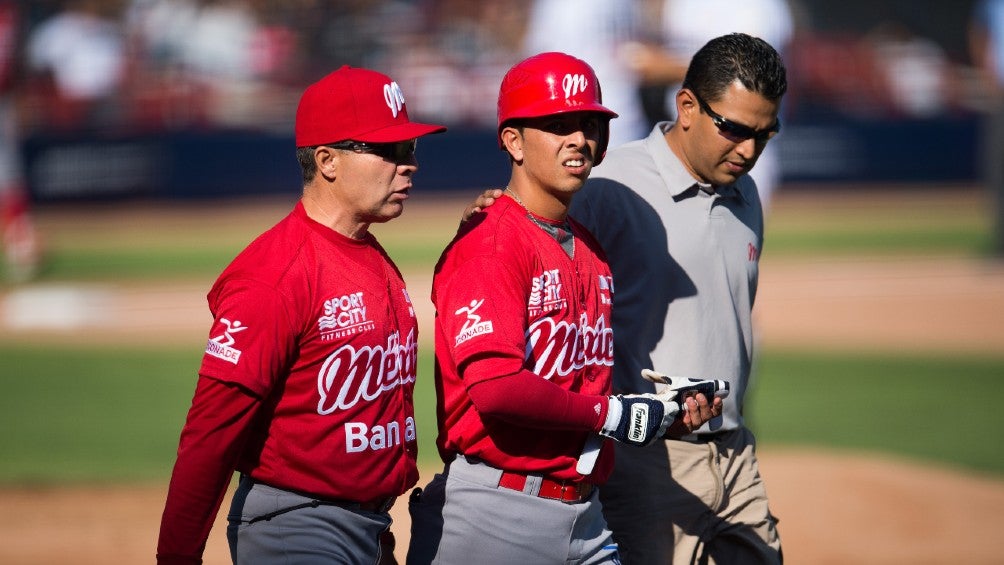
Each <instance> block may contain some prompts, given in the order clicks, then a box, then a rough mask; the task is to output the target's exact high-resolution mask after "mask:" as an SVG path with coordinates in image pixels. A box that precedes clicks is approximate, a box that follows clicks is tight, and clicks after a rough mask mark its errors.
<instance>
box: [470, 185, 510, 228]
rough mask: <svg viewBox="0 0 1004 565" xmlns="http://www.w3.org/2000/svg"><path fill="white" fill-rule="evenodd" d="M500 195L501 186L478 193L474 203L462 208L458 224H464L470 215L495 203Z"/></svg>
mask: <svg viewBox="0 0 1004 565" xmlns="http://www.w3.org/2000/svg"><path fill="white" fill-rule="evenodd" d="M501 197H502V189H501V188H489V189H488V190H486V191H484V192H482V193H481V194H479V195H478V198H477V199H476V200H475V201H474V203H473V204H471V205H470V206H468V207H467V208H465V209H464V213H463V215H461V216H460V225H464V224H466V223H467V220H470V219H471V216H473V215H474V214H477V213H478V212H480V211H482V210H484V209H485V208H487V207H489V206H491V205H492V204H494V203H495V200H497V199H499V198H501Z"/></svg>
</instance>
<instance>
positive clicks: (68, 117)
mask: <svg viewBox="0 0 1004 565" xmlns="http://www.w3.org/2000/svg"><path fill="white" fill-rule="evenodd" d="M13 4H14V5H16V6H18V7H19V8H20V12H21V13H20V14H17V16H16V18H17V21H16V24H17V26H18V27H19V28H20V29H19V30H17V31H18V33H17V36H18V37H17V39H16V44H15V45H13V47H15V48H14V49H11V50H9V51H8V53H9V56H10V57H12V58H13V60H11V61H9V62H8V63H7V64H6V65H5V67H7V68H9V69H10V70H9V71H8V73H9V74H10V76H8V77H7V78H6V81H7V82H8V86H7V88H8V89H11V90H13V91H16V94H17V95H18V101H19V103H20V108H21V111H22V112H21V116H20V127H21V128H22V131H23V132H26V133H30V132H31V131H34V130H46V131H50V132H51V131H53V130H72V129H80V128H105V129H118V130H143V131H149V130H157V129H164V128H167V129H174V128H190V127H252V128H266V129H268V128H281V129H288V128H290V127H291V121H292V120H291V116H292V111H293V108H294V107H295V104H296V101H297V98H298V96H299V93H300V92H301V91H302V88H303V87H304V86H305V85H306V84H308V83H310V82H312V81H314V80H316V79H318V78H319V77H320V76H322V75H323V74H325V73H327V72H329V71H330V70H333V69H335V68H337V67H338V66H340V65H342V64H349V65H354V66H364V67H370V68H374V69H379V70H381V71H382V72H385V73H387V74H389V75H390V76H392V77H394V78H395V79H396V80H397V81H398V82H399V83H401V84H402V85H403V86H404V88H405V91H406V92H407V93H408V96H409V98H408V104H409V107H410V110H411V111H412V112H413V113H414V114H416V117H420V118H422V119H430V120H438V121H439V122H442V123H447V124H471V125H486V126H491V125H492V124H493V123H494V119H495V117H494V104H495V96H496V92H497V86H498V82H499V80H500V77H501V76H502V74H503V73H504V71H505V69H507V68H508V67H509V66H510V65H511V64H512V63H513V62H514V61H517V60H519V59H520V58H521V57H522V56H524V51H525V41H524V40H525V32H526V30H527V28H528V24H529V21H528V20H529V19H530V15H531V14H532V12H533V9H534V4H535V1H534V0H505V1H502V0H480V1H467V0H286V1H283V2H273V1H268V0H59V1H56V0H47V1H46V0H42V1H33V2H30V3H24V2H20V3H13ZM586 4H588V3H586ZM615 4H619V5H626V4H633V5H632V6H630V7H629V8H630V10H631V11H632V12H633V13H632V16H633V17H632V18H627V19H624V18H622V19H624V20H625V21H624V23H623V24H620V27H619V29H618V30H617V33H618V34H619V36H620V37H619V40H621V41H625V42H628V41H630V42H638V43H641V44H653V45H660V44H662V43H664V38H663V37H660V35H661V34H662V33H663V30H662V28H661V25H660V24H661V14H660V10H661V9H662V4H663V2H662V0H637V1H634V2H631V1H629V2H617V3H615ZM790 4H791V8H792V14H793V15H794V18H793V21H794V28H793V34H792V36H791V46H790V47H789V48H787V49H786V50H785V51H786V53H787V55H786V57H787V62H788V64H789V69H790V70H789V72H790V75H791V77H792V88H791V96H790V99H791V100H790V102H789V108H788V110H787V113H788V114H789V115H790V114H792V113H793V112H799V111H800V109H801V108H810V109H811V110H812V111H820V110H821V109H825V110H826V111H832V112H838V113H839V112H846V113H849V114H852V115H857V116H869V115H875V116H883V117H890V116H905V117H911V116H913V117H916V116H920V117H923V116H930V115H935V114H942V113H945V112H965V111H970V110H972V109H974V106H978V104H979V103H980V101H979V90H978V89H977V88H975V86H974V84H973V73H971V71H970V65H969V64H968V61H967V60H966V59H965V57H964V56H960V54H959V53H951V52H949V51H948V50H946V49H945V48H944V47H942V46H941V45H939V44H938V43H937V42H935V41H934V40H932V39H930V38H927V37H924V36H922V35H918V34H917V33H916V32H914V31H912V30H911V29H910V28H909V27H908V26H907V25H904V23H903V22H899V21H892V20H890V21H883V22H879V23H878V24H876V25H875V26H874V27H873V28H872V29H868V30H864V32H863V33H847V32H824V31H821V30H820V29H815V27H816V26H814V22H813V18H814V17H818V16H814V15H813V14H811V13H810V12H809V11H808V10H807V9H806V8H805V6H804V5H801V4H799V3H798V2H797V1H793V2H791V3H790ZM575 5H576V4H575V3H572V4H570V6H575ZM578 6H579V8H574V10H583V8H584V6H583V4H582V3H579V4H578ZM959 9H960V10H964V7H961V6H960V8H959ZM586 12H587V15H588V10H586ZM574 13H579V14H581V13H582V12H574ZM572 15H573V12H572V11H570V12H569V16H570V17H571V16H572ZM601 17H602V15H601V14H596V15H595V16H594V18H595V19H600V18H601ZM7 41H9V39H8V40H7ZM778 47H779V48H780V47H782V46H778ZM601 76H602V75H601Z"/></svg>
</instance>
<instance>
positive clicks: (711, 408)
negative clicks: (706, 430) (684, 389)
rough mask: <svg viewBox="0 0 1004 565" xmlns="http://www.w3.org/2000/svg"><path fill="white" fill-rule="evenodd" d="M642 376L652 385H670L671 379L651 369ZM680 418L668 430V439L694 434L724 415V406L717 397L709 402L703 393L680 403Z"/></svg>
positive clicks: (642, 373)
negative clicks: (709, 422)
mask: <svg viewBox="0 0 1004 565" xmlns="http://www.w3.org/2000/svg"><path fill="white" fill-rule="evenodd" d="M641 376H642V377H644V378H645V380H647V381H649V382H652V383H659V384H669V383H670V381H671V379H670V378H669V377H667V376H666V375H663V374H662V373H658V372H656V371H653V370H651V369H642V370H641ZM680 408H682V411H681V415H680V417H678V418H676V420H675V421H674V422H673V423H672V424H671V425H670V426H669V428H668V429H667V430H666V434H665V435H666V437H671V438H679V437H682V436H685V435H687V434H691V433H694V432H695V431H697V430H698V429H699V428H700V427H701V426H703V425H704V424H706V423H707V422H708V421H710V420H712V419H714V418H717V417H719V416H721V415H722V410H723V408H724V404H723V402H722V399H721V398H718V397H717V396H716V397H714V398H713V399H712V400H708V398H707V397H706V396H704V395H703V394H701V393H697V394H694V395H688V396H687V397H686V398H684V399H683V401H682V402H681V403H680Z"/></svg>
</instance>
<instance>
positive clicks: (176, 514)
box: [157, 377, 261, 565]
mask: <svg viewBox="0 0 1004 565" xmlns="http://www.w3.org/2000/svg"><path fill="white" fill-rule="evenodd" d="M260 405H261V401H260V400H259V399H258V398H257V397H255V396H254V395H252V394H251V393H250V392H249V391H248V390H247V389H244V388H242V387H240V386H237V385H233V384H229V383H224V382H221V381H218V380H216V379H213V378H209V377H200V378H199V381H198V384H197V386H196V389H195V396H194V398H193V399H192V407H191V409H190V410H189V412H188V419H187V421H186V422H185V427H184V429H182V431H181V441H180V442H179V445H178V458H177V460H176V462H175V464H174V471H173V473H172V475H171V483H170V486H169V487H168V492H167V501H166V503H165V505H164V514H163V516H162V517H161V522H160V539H159V540H158V542H157V563H158V564H161V565H165V564H174V563H179V564H181V563H202V553H203V551H204V550H205V548H206V540H207V539H209V530H210V529H211V528H212V527H213V521H214V520H215V518H216V513H217V512H218V511H219V508H220V504H221V503H222V502H223V497H224V496H225V495H226V491H227V486H228V485H229V484H230V479H231V477H232V475H233V473H234V469H235V467H236V465H237V459H238V457H239V455H240V453H241V449H242V448H243V445H244V442H245V440H246V438H247V437H248V430H249V429H250V423H251V420H252V418H253V417H254V415H255V413H256V412H257V409H258V407H259V406H260Z"/></svg>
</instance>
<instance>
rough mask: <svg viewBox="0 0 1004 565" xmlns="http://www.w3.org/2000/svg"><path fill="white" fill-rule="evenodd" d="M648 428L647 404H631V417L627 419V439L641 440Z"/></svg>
mask: <svg viewBox="0 0 1004 565" xmlns="http://www.w3.org/2000/svg"><path fill="white" fill-rule="evenodd" d="M646 430H648V405H647V404H642V403H640V402H639V403H636V404H632V405H631V419H630V420H629V421H628V434H627V437H628V440H630V441H634V442H639V443H640V442H642V441H644V440H645V435H646V434H645V432H646Z"/></svg>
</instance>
